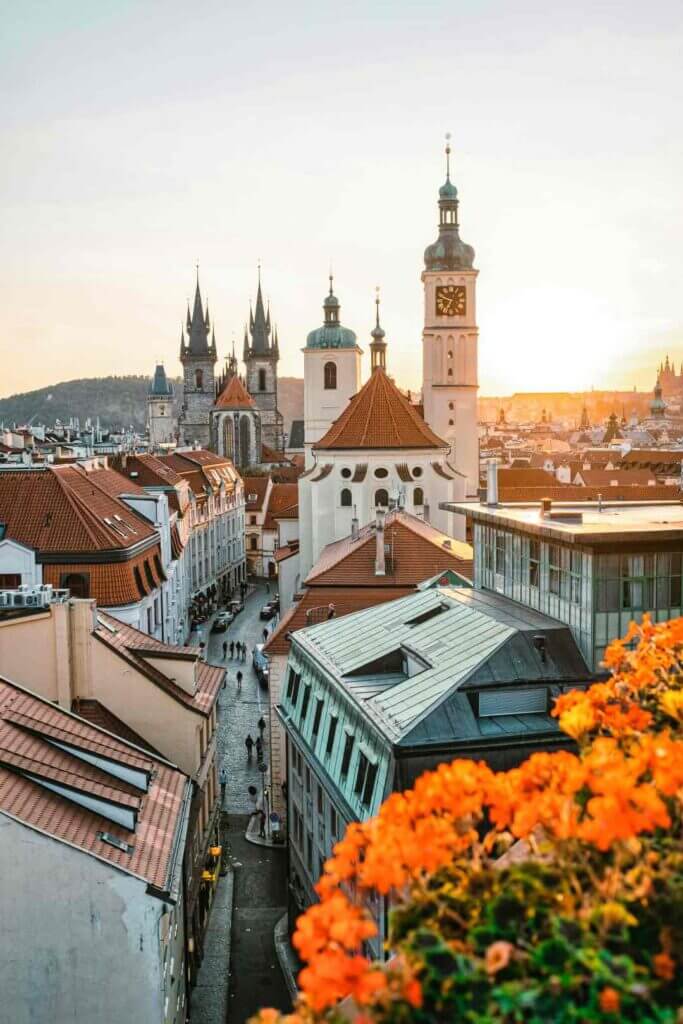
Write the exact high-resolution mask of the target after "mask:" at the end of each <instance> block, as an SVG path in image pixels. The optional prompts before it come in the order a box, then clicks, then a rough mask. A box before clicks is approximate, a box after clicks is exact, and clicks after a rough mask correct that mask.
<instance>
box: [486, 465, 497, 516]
mask: <svg viewBox="0 0 683 1024" xmlns="http://www.w3.org/2000/svg"><path fill="white" fill-rule="evenodd" d="M486 504H487V505H488V506H489V508H495V507H496V505H497V504H498V462H497V460H496V459H489V461H488V464H487V466H486Z"/></svg>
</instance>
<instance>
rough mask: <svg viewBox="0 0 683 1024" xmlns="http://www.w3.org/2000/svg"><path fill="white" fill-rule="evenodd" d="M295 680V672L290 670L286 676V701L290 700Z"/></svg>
mask: <svg viewBox="0 0 683 1024" xmlns="http://www.w3.org/2000/svg"><path fill="white" fill-rule="evenodd" d="M295 679H296V672H295V671H294V669H293V668H290V670H289V675H288V676H287V700H291V697H292V692H293V690H294V680H295Z"/></svg>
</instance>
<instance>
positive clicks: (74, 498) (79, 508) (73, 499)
mask: <svg viewBox="0 0 683 1024" xmlns="http://www.w3.org/2000/svg"><path fill="white" fill-rule="evenodd" d="M64 468H69V469H72V468H74V467H72V466H69V467H64ZM58 469H59V467H57V466H51V467H50V470H51V472H52V474H53V477H54V479H55V480H56V481H57V484H58V486H59V488H60V490H61V491H62V493H63V495H64V497H65V498H66V500H67V502H68V503H69V505H70V506H71V508H72V510H73V512H74V514H75V515H76V516H78V520H79V522H80V524H81V526H82V527H83V529H84V530H85V532H86V533H87V535H88V537H89V538H90V540H91V541H92V543H93V544H94V545H95V546H96V547H99V540H98V537H97V534H96V533H95V532H94V531H93V530H92V529H91V528H90V525H89V523H88V521H87V520H86V517H85V516H84V515H83V501H82V499H81V498H80V496H79V495H76V494H73V493H72V491H71V489H70V488H69V486H68V485H67V483H66V481H64V480H63V479H62V473H60V472H58ZM85 508H86V509H87V506H85Z"/></svg>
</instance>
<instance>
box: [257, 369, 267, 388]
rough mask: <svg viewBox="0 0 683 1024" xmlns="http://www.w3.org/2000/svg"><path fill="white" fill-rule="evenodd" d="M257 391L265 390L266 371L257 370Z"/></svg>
mask: <svg viewBox="0 0 683 1024" xmlns="http://www.w3.org/2000/svg"><path fill="white" fill-rule="evenodd" d="M258 389H259V391H265V390H266V371H265V370H259V372H258Z"/></svg>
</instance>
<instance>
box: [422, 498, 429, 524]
mask: <svg viewBox="0 0 683 1024" xmlns="http://www.w3.org/2000/svg"><path fill="white" fill-rule="evenodd" d="M422 520H423V522H425V523H428V522H429V502H428V501H425V503H424V505H423V506H422Z"/></svg>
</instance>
